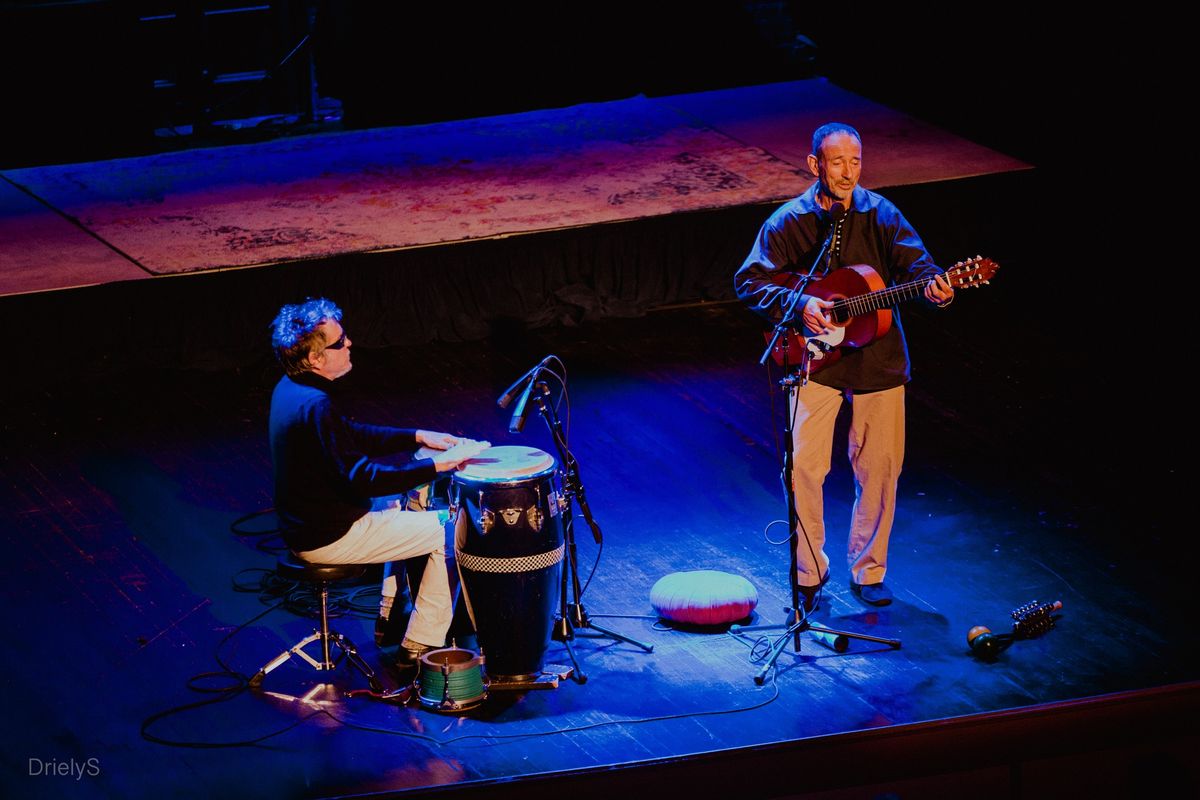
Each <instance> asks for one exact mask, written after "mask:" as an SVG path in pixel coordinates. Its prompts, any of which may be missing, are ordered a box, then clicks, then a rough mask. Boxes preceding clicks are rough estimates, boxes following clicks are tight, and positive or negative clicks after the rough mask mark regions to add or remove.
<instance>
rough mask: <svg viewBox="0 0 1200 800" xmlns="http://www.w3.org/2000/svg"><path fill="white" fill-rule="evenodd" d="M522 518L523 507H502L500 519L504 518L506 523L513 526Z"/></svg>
mask: <svg viewBox="0 0 1200 800" xmlns="http://www.w3.org/2000/svg"><path fill="white" fill-rule="evenodd" d="M520 518H521V509H519V508H502V509H500V519H502V520H504V524H505V525H507V526H508V527H510V528H511V527H512V526H513V525H516V524H517V520H519V519H520Z"/></svg>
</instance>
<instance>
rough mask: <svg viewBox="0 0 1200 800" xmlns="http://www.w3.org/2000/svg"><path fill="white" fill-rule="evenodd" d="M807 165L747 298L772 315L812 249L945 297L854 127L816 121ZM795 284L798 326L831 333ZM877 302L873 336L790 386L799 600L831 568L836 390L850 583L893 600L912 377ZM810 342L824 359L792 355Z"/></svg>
mask: <svg viewBox="0 0 1200 800" xmlns="http://www.w3.org/2000/svg"><path fill="white" fill-rule="evenodd" d="M808 168H809V170H810V171H811V172H812V174H813V175H814V176H815V177H816V179H817V180H816V182H815V183H814V184H813V185H812V186H811V187H810V188H809V189H808V191H806V192H805V193H804V194H802V195H800V196H799V197H797V198H795V199H794V200H792V201H790V202H788V203H786V204H785V205H783V206H782V207H781V208H779V209H778V210H777V211H775V213H774V214H772V215H771V217H770V218H769V219H768V220H767V221H766V222H765V223H764V224H763V226H762V229H761V230H760V231H759V234H758V238H757V239H756V241H755V243H754V247H753V248H752V249H751V251H750V254H749V255H748V256H747V257H746V260H745V262H744V263H743V264H742V266H741V268H740V269H739V270H738V271H737V274H736V275H735V277H734V286H735V288H736V290H737V294H738V297H739V298H740V299H741V300H742V301H743V302H744V303H746V304H747V305H748V306H749V307H750V308H751V309H752V310H753V311H754V312H755V313H757V314H759V315H760V316H762V317H764V318H765V319H767V320H768V321H769V322H771V323H772V324H774V323H778V322H779V320H780V319H781V317H782V316H783V314H784V311H785V309H786V308H788V307H789V305H791V302H792V299H793V290H792V289H791V288H789V286H788V285H786V283H787V281H785V280H782V278H784V277H786V276H788V275H790V274H792V271H799V272H801V273H807V272H808V270H809V267H810V266H811V265H812V264H813V261H814V259H816V258H817V256H818V254H820V256H821V257H820V259H819V263H817V265H816V269H815V272H814V277H815V278H821V277H823V276H825V275H827V274H829V273H830V272H833V271H835V270H838V269H839V268H841V267H846V266H849V265H868V266H869V267H870V268H871V269H870V270H865V272H868V273H869V272H872V270H873V271H874V273H877V274H878V278H879V279H880V280H882V284H880V285H881V286H885V287H894V286H897V285H899V284H901V283H903V282H906V281H907V282H910V283H912V285H913V286H915V287H916V288H915V290H914V296H923V298H924V299H925V300H927V301H928V302H929V303H931V304H933V305H936V306H946V305H949V304H950V302H951V301H952V300H953V299H954V288H953V285H952V283H951V281H950V280H949V279H948V278H947V277H946V276H945V275H944V274H943V271H942V270H941V269H940V268H938V267H937V266H936V265H935V264H934V262H933V259H932V258H931V257H930V255H929V253H928V251H926V249H925V245H924V244H923V243H922V242H921V238H920V237H919V236H918V235H917V233H916V231H915V230H913V228H912V226H911V225H910V224H909V223H908V221H907V220H906V219H905V218H904V216H903V215H902V214H901V213H900V211H899V210H898V209H897V208H896V207H895V206H894V205H893V204H892V203H891V202H890V201H888V200H886V199H885V198H883V197H881V196H880V195H878V194H876V193H875V192H872V191H869V190H867V189H864V188H863V187H861V186H859V185H858V181H859V176H860V174H861V171H862V139H861V137H860V136H859V135H858V132H857V131H856V130H854V128H852V127H850V126H849V125H844V124H841V123H829V124H827V125H823V126H821V127H820V128H818V129H817V131H816V132H815V133H814V134H813V140H812V153H811V154H810V155H809V156H808ZM823 245H825V247H824V250H823V249H822V248H823ZM913 282H917V283H913ZM817 286H819V283H815V284H811V285H810V287H809V288H812V287H817ZM802 291H804V292H805V294H803V295H802V296H801V297H800V298H799V299H798V301H797V303H796V306H795V307H796V308H797V309H798V311H797V316H798V317H799V320H797V322H796V323H794V325H795V327H797V328H802V329H803V334H804V336H805V337H816V336H821V335H825V334H831V333H835V331H836V329H837V327H838V326H840V325H844V324H845V320H844V319H843V318H842V317H841V316H839V315H838V314H834V313H833V312H834V311H835V300H834V299H823V297H822V296H820V293H819V292H818V291H817V289H815V288H812V291H811V292H810V291H809V289H803V290H802ZM899 299H905V298H899ZM886 313H887V314H888V315H889V317H888V322H889V323H890V324H888V325H887V326H883V325H879V326H878V333H879V337H878V338H877V339H874V340H873V341H870V342H868V343H865V344H863V343H862V342H854V343H853V344H855V345H856V346H853V347H844V348H842V349H841V350H840V351H839V355H840V358H837V359H829V360H828V365H827V366H826V365H824V364H822V365H821V368H820V369H813V370H811V380H805V381H803V382H802V383H801V384H800V385H798V386H797V387H796V388H795V389H794V390H793V392H792V401H791V405H792V408H791V411H792V412H793V413H794V414H795V429H794V435H793V442H792V447H793V454H794V464H795V469H794V475H793V486H794V489H795V502H796V513H797V515H798V526H797V534H798V536H797V548H796V568H797V575H796V580H797V584H798V585H799V587H800V590H801V593H802V595H803V599H804V604H805V608H806V610H811V609H812V608H813V606H814V605H815V600H816V596H817V593H818V592H819V590H820V588H821V586H823V585H824V583H825V582H826V581H827V580H828V578H829V559H828V558H827V557H826V555H825V550H824V544H825V522H824V497H823V486H824V482H825V476H826V475H827V474H828V473H829V468H830V454H831V451H832V446H833V431H834V422H835V421H836V419H837V414H838V410H839V408H840V407H841V405H842V403H843V402H849V403H850V405H851V409H852V412H853V420H852V422H851V425H850V441H849V454H850V463H851V465H852V467H853V470H854V479H855V488H856V498H855V502H854V510H853V513H852V516H851V522H850V537H849V553H848V562H849V566H850V587H851V589H852V591H853V592H854V594H855V595H856V596H858V597H859V598H860V599H861V600H862V601H863V602H866V603H869V604H871V605H887V604H888V603H890V602H891V601H892V592H891V590H890V589H888V588H887V587H886V586H884V583H883V581H884V576H885V574H886V572H887V552H888V538H889V536H890V534H891V529H892V520H893V518H894V516H895V509H896V485H897V480H898V479H899V477H900V468H901V464H902V462H903V460H904V384H905V383H907V382H908V380H909V361H908V349H907V346H906V344H905V340H904V329H903V327H902V326H901V324H900V318H899V312H898V311H897V310H895V309H890V308H889V309H888V310H887V311H886ZM885 328H886V329H885ZM793 350H797V349H795V348H794V349H793ZM809 351H811V354H815V355H814V356H812V357H813V358H815V359H816V360H821V356H822V355H823V351H822V350H820V349H819V348H815V347H814V348H803V347H802V348H799V349H798V351H796V352H794V353H793V355H792V356H791V366H800V364H798V363H797V362H798V361H799V360H800V357H801V352H804V353H805V354H806V355H805V360H806V361H809V360H810V355H809ZM805 366H806V367H807V366H809V365H808V364H806V365H805ZM806 377H807V376H806Z"/></svg>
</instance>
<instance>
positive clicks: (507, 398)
mask: <svg viewBox="0 0 1200 800" xmlns="http://www.w3.org/2000/svg"><path fill="white" fill-rule="evenodd" d="M553 359H554V356H546V357H545V358H543V359H542V360H541V361H539V362H538V363H537V365H536V366H535V367H534V368H533V369H531V370H529V371H528V372H526V373H525V374H524V375H522V376H521V377H519V378H517V379H516V380H515V381H513V385H512V386H509V387H508V388H507V389H505V390H504V394H502V395H500V398H499V399H498V400H497V401H496V405H498V406H500V407H501V408H508V404H509V403H511V402H512V401H513V398H514V397H516V396H517V393H518V392H520V391H521V389H522V387H524V386H525V382H526V381H531V382H532V378H533V373H535V372H537V371H539V370H540V369H541V368H542V367H544V366H546V365H547V364H549V363H550V362H551V361H552V360H553ZM525 397H526V398H528V397H529V393H528V392H526V393H525Z"/></svg>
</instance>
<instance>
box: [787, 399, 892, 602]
mask: <svg viewBox="0 0 1200 800" xmlns="http://www.w3.org/2000/svg"><path fill="white" fill-rule="evenodd" d="M843 401H846V402H849V403H850V408H851V411H852V421H851V423H850V443H849V448H850V449H849V454H850V465H851V467H853V469H854V488H855V492H854V495H855V496H854V510H853V513H852V514H851V519H850V541H849V552H848V553H847V562H848V564H849V565H850V578H851V580H853V581H854V582H855V583H860V584H868V583H880V582H881V581H882V580H883V576H884V574H885V573H886V572H887V550H888V538H889V536H890V535H891V532H892V521H893V519H894V518H895V514H896V484H897V482H898V480H899V478H900V467H901V465H902V464H903V462H904V387H903V386H897V387H896V388H894V389H885V390H883V391H878V392H868V393H866V394H855V393H853V392H851V391H849V390H845V391H843V390H839V389H832V388H830V387H828V386H822V385H821V384H819V383H813V382H811V381H810V382H809V383H808V384H806V385H805V386H802V387H800V388H798V389H796V390H795V391H794V392H793V393H792V402H793V409H794V410H795V412H796V417H795V430H794V431H793V436H792V438H793V441H794V447H793V449H792V453H793V456H794V458H795V474H794V476H793V481H792V485H793V487H794V489H795V492H796V513H797V515H798V516H799V519H800V525H799V529H798V531H797V533H798V534H799V543H798V545H797V547H796V571H797V576H796V577H797V582H798V583H799V585H801V586H817V585H819V584H820V583H822V582H823V581H824V579H825V578H826V577H827V576H828V575H829V559H828V557H827V556H826V555H825V503H824V486H825V476H826V475H828V474H829V466H830V458H831V455H832V452H833V430H834V423H835V422H836V421H837V415H838V410H839V409H840V408H841V406H842V402H843ZM810 545H811V549H810Z"/></svg>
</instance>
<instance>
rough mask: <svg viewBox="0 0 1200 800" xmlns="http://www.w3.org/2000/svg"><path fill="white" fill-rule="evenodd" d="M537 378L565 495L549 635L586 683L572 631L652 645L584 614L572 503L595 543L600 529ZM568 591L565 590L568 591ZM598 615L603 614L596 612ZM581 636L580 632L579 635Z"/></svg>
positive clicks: (537, 390)
mask: <svg viewBox="0 0 1200 800" xmlns="http://www.w3.org/2000/svg"><path fill="white" fill-rule="evenodd" d="M534 380H535V381H537V382H536V384H535V386H534V394H533V401H534V403H535V404H536V405H537V408H538V413H539V414H540V415H541V417H542V419H544V420H545V421H546V425H547V426H548V427H549V428H550V434H551V437H552V438H553V439H554V447H555V449H556V450H558V457H559V463H560V464H561V465H562V466H563V470H564V472H563V494H564V495H565V496H566V498H567V503H566V506H565V507H564V508H563V511H562V520H563V538H564V541H565V544H566V562H567V563H566V567H565V568H564V569H563V572H562V583H561V591H560V598H559V600H560V603H559V613H558V616H557V617H556V618H555V620H554V631H553V633H552V634H551V638H552V639H554V641H557V642H562V643H563V644H564V645H565V646H566V648H567V655H568V656H570V658H571V665H572V666H573V667H574V671H573V672H572V675H571V678H572V680H574V681H575V682H576V683H580V684H583V683H587V675H585V674H584V673H583V671H582V670H581V669H580V668H579V660H578V659H577V658H576V657H575V650H574V648H573V647H572V646H571V642H572V641H574V639H575V636H576V633H575V632H576V630H578V629H581V628H590V629H591V630H594V631H597V632H598V634H599V635H598V636H597V637H589V638H602V637H607V638H609V639H614V640H616V641H619V642H626V643H628V644H632V645H634V646H635V647H639V648H641V649H642V650H644V651H646V652H647V653H653V652H654V645H652V644H645V643H643V642H639V641H637V640H636V639H631V638H629V637H628V636H624V635H622V634H619V633H617V632H616V631H612V630H609V629H608V628H604V627H601V626H600V625H597V624H596V623H594V622H592V619H591V617H589V616H588V613H587V610H586V609H585V608H584V607H583V603H582V602H581V595H582V594H583V591H582V589H581V588H580V584H579V560H578V555H577V550H576V547H575V526H574V518H573V516H572V512H571V506H572V502H574V503H578V504H579V510H580V511H581V512H582V513H583V518H584V521H586V522H587V525H588V528H590V529H591V531H592V538H593V539H594V540H595V541H596V544H600V543H601V542H602V541H603V540H604V537H603V534H602V533H601V531H600V526H599V524H597V522H596V519H595V517H593V516H592V510H591V508H590V507H589V506H588V502H587V494H586V492H585V490H584V488H583V481H582V479H581V478H580V477H579V462H578V461H576V460H575V457H574V456H573V455H571V452H570V450H568V449H567V440H566V436H565V435H564V434H563V428H562V420H561V419H559V416H558V412H557V411H555V409H554V404H553V403H550V402H548V401H547V398H549V396H550V387H549V386H548V385H546V383H545V382H544V381H538V380H537V376H536V375H535V376H534ZM568 590H569V591H568ZM596 616H598V617H603V616H606V615H604V614H597V615H596ZM580 635H582V634H580Z"/></svg>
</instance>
